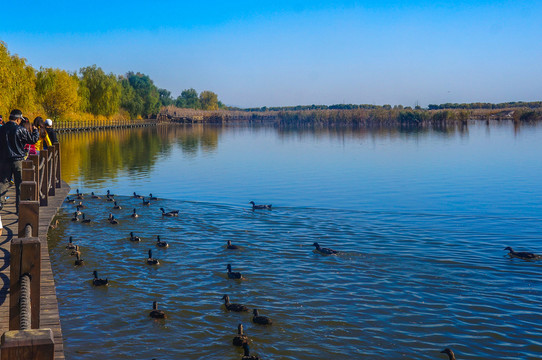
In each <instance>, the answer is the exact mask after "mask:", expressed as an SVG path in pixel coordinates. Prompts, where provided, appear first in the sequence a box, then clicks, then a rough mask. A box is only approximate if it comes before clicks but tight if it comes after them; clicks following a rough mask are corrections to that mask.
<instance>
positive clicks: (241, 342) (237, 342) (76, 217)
mask: <svg viewBox="0 0 542 360" xmlns="http://www.w3.org/2000/svg"><path fill="white" fill-rule="evenodd" d="M85 196H87V197H90V198H92V199H103V200H105V201H108V202H111V203H112V204H113V206H112V208H113V209H114V210H122V206H121V205H120V204H119V203H118V202H117V201H116V200H115V195H114V194H111V192H110V191H109V190H107V193H106V194H105V195H103V196H100V195H96V194H94V192H92V193H91V194H90V195H88V194H83V193H80V192H79V189H77V191H76V193H75V194H73V195H72V197H71V198H70V196H68V197H67V198H66V203H69V204H73V205H75V211H74V212H73V217H72V219H71V220H72V221H73V222H79V223H82V224H89V223H91V222H97V221H98V222H108V223H109V224H111V225H117V224H118V223H119V221H118V219H116V218H115V216H114V215H113V214H112V213H109V216H108V217H107V218H105V219H100V220H93V219H89V218H86V217H85V213H84V212H83V211H81V210H82V209H85V208H86V205H84V204H83V200H84V199H85ZM133 198H134V199H140V200H141V205H142V206H150V205H151V202H155V201H159V199H158V198H157V197H155V196H153V195H152V194H149V196H148V197H144V196H142V195H138V194H136V193H135V192H134V193H133ZM249 204H251V205H252V210H253V211H255V210H271V209H272V205H271V204H265V205H258V204H256V203H254V202H253V201H250V202H249ZM159 210H160V211H161V216H162V217H178V216H179V210H171V211H166V210H165V209H164V208H162V207H160V208H159ZM131 211H132V213H131V215H130V217H132V218H137V217H139V216H140V215H139V214H138V213H137V210H136V209H135V208H133V209H132V210H131ZM57 227H58V220H56V223H55V224H54V225H51V228H52V229H55V228H57ZM128 240H129V241H131V242H141V241H142V239H141V238H140V237H138V236H136V235H134V233H133V232H130V235H129V237H128ZM312 245H313V246H314V247H315V249H314V251H315V252H316V253H319V254H322V255H337V254H339V253H340V252H339V251H337V250H333V249H330V248H326V247H321V246H320V244H318V243H317V242H314V243H313V244H312ZM155 246H156V247H157V248H168V247H169V244H168V243H167V242H166V241H162V240H161V239H160V235H157V236H156V242H155ZM65 248H66V250H67V251H69V252H70V255H72V256H75V258H76V260H75V261H74V265H75V266H82V265H84V264H85V262H84V260H83V259H82V253H81V251H80V248H79V246H78V245H76V244H74V243H73V237H71V236H70V237H69V239H68V244H67V245H66V247H65ZM226 249H227V250H232V251H235V250H239V249H240V247H239V246H237V245H235V244H232V242H231V240H227V244H226ZM504 250H507V251H509V253H508V255H509V256H510V257H512V258H518V259H521V260H527V261H532V260H542V255H538V254H534V253H531V252H516V251H514V250H513V249H512V248H511V247H506V248H504ZM146 264H147V265H149V266H154V265H160V261H159V260H158V259H156V258H154V257H153V252H152V249H149V250H148V258H147V260H146ZM226 271H227V273H226V275H227V278H228V279H233V280H244V277H243V275H242V274H241V273H240V272H235V271H233V270H232V266H231V264H227V266H226ZM92 274H93V278H92V285H93V286H108V285H109V280H108V279H107V278H105V279H103V278H100V277H99V276H98V271H97V270H94V271H93V273H92ZM222 300H223V301H224V308H225V310H227V311H229V312H239V313H244V312H250V309H249V308H248V307H247V306H245V305H243V304H239V303H232V302H230V297H229V295H227V294H224V296H223V297H222ZM149 317H150V318H153V319H164V320H165V319H167V313H166V312H165V311H163V310H160V309H158V302H157V301H154V302H153V304H152V310H151V311H150V312H149ZM252 322H253V323H254V324H257V325H261V326H271V325H273V321H272V320H271V318H270V317H268V316H264V315H260V312H259V310H258V309H256V308H254V309H252ZM233 326H234V325H233V324H232V328H233ZM250 342H251V340H250V338H249V337H248V336H247V335H246V334H245V333H244V327H243V324H242V323H238V324H237V335H235V336H234V337H233V339H232V345H233V346H238V347H242V348H243V352H244V355H243V356H242V360H257V359H260V357H259V356H256V355H251V354H250V348H249V343H250ZM440 353H443V354H446V355H447V356H448V359H449V360H455V359H456V357H455V354H454V352H453V351H452V350H451V349H449V348H446V349H444V350H442V351H440ZM153 360H154V359H153Z"/></svg>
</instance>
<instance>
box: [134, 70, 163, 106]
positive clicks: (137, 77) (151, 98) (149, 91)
mask: <svg viewBox="0 0 542 360" xmlns="http://www.w3.org/2000/svg"><path fill="white" fill-rule="evenodd" d="M126 78H127V79H128V82H129V83H130V85H131V86H132V87H133V88H134V91H135V93H136V96H138V97H139V98H140V100H141V101H142V103H143V110H142V113H141V114H142V115H147V116H148V115H151V114H158V111H159V110H160V93H159V92H158V88H157V87H156V86H155V85H154V83H153V81H152V80H151V79H150V78H149V77H148V76H147V75H145V74H141V73H134V72H132V71H130V72H129V73H128V74H126ZM138 101H139V100H138Z"/></svg>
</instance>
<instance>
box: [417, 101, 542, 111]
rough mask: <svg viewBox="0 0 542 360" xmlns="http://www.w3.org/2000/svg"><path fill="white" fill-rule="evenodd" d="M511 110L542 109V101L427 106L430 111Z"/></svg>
mask: <svg viewBox="0 0 542 360" xmlns="http://www.w3.org/2000/svg"><path fill="white" fill-rule="evenodd" d="M511 108H530V109H538V108H542V101H530V102H524V101H511V102H505V103H498V104H492V103H480V102H477V103H469V104H457V103H453V104H452V103H446V104H440V105H435V104H430V105H428V106H427V109H428V110H444V109H465V110H471V109H472V110H475V109H489V110H498V109H511Z"/></svg>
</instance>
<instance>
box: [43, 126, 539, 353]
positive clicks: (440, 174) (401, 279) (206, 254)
mask: <svg viewBox="0 0 542 360" xmlns="http://www.w3.org/2000/svg"><path fill="white" fill-rule="evenodd" d="M539 138H540V130H539V128H536V127H535V128H526V129H521V130H520V131H519V132H515V133H514V131H513V128H512V127H511V126H493V127H490V128H489V129H487V128H485V127H484V126H481V125H480V126H470V127H469V131H468V134H465V132H453V131H451V132H450V133H444V134H443V133H439V132H420V133H401V132H400V131H393V130H380V131H377V132H370V131H367V130H363V131H362V130H360V131H359V132H357V133H356V132H354V131H346V130H344V131H342V132H341V131H338V130H337V131H331V130H328V131H323V130H322V131H317V132H309V131H297V132H296V131H280V130H278V129H273V128H245V127H231V128H227V127H225V128H199V127H197V128H195V129H191V128H181V127H180V128H159V129H153V130H144V131H143V130H142V131H139V130H138V131H133V132H129V131H119V132H106V133H92V134H72V135H64V136H63V138H62V139H61V141H62V145H63V151H64V152H63V165H64V168H63V170H64V172H65V173H64V178H65V179H69V182H70V184H71V186H72V190H73V192H74V191H75V189H76V188H79V189H80V190H81V191H83V192H85V193H88V192H90V191H95V192H97V193H100V194H102V196H103V194H104V193H105V190H107V189H111V190H112V192H113V193H116V194H118V195H117V197H116V198H117V201H118V203H119V204H120V205H121V206H122V207H123V209H121V210H114V209H112V207H113V205H112V203H110V202H107V201H105V200H104V199H99V200H98V199H90V197H89V196H86V197H85V199H84V200H82V201H83V203H84V204H85V205H86V206H87V207H88V208H86V209H83V210H82V211H83V212H84V213H85V215H86V217H87V218H90V219H92V220H93V222H92V223H91V224H81V223H74V222H72V221H70V219H71V217H72V213H73V211H74V205H72V204H65V206H64V207H63V208H62V210H61V212H60V214H59V218H60V219H61V226H60V227H59V228H58V229H56V230H51V231H50V234H49V246H50V250H51V261H52V263H53V270H54V274H55V280H56V283H57V295H58V298H59V307H60V312H61V321H62V328H63V333H64V337H65V351H66V357H67V358H68V359H101V358H103V354H105V353H107V354H108V356H109V357H110V358H115V359H133V358H138V359H152V358H157V359H180V358H186V359H200V358H216V359H240V358H241V355H242V350H241V349H239V348H237V347H234V346H232V345H231V339H232V338H233V337H234V336H235V334H236V330H237V324H238V323H243V325H244V327H245V333H246V334H247V335H248V336H249V337H250V339H251V353H254V354H257V355H259V356H260V357H261V358H264V359H347V358H360V359H391V358H405V359H413V358H415V359H436V358H443V359H445V358H446V357H445V356H444V355H443V354H440V353H439V351H440V350H442V349H444V348H445V347H451V348H453V349H454V351H455V352H456V354H457V356H458V358H464V359H467V358H468V359H487V358H500V359H518V358H521V359H537V358H539V354H540V351H541V349H542V344H541V341H540V339H541V338H542V336H541V335H542V315H540V312H539V311H538V309H539V308H540V306H541V305H542V300H541V299H542V297H541V295H542V281H541V280H540V276H539V274H540V271H541V270H542V262H525V261H521V260H518V259H510V258H508V257H507V256H506V253H507V252H506V251H503V248H504V247H505V246H512V247H514V248H517V250H532V251H535V252H540V253H542V248H540V240H541V236H540V233H541V230H542V229H541V228H542V226H541V224H542V215H541V214H542V211H541V205H540V203H541V202H540V200H541V199H542V198H541V194H542V189H541V185H540V182H539V181H538V179H540V176H541V175H542V167H541V165H540V162H539V161H538V159H537V156H536V155H534V154H538V153H539V152H537V151H534V150H533V148H539V147H540V143H539ZM70 157H71V158H70ZM96 164H100V165H98V166H97V165H96ZM134 191H135V192H137V193H141V194H143V195H148V194H149V193H151V192H152V193H153V195H155V196H158V197H159V200H158V201H153V202H151V205H150V206H149V207H146V206H143V205H142V201H141V200H140V199H134V198H133V197H130V195H131V194H132V192H134ZM250 200H254V201H256V202H258V203H273V210H271V211H267V210H260V211H252V210H251V208H250V205H249V204H248V201H250ZM160 207H163V208H164V209H165V210H166V211H169V210H180V216H179V217H171V218H169V217H163V216H162V215H161V212H160V210H159V208H160ZM134 208H135V209H136V211H137V213H138V214H140V217H139V218H132V217H130V214H131V213H132V211H133V209H134ZM109 213H113V214H114V215H115V217H116V218H117V219H118V220H119V224H118V225H111V224H109V223H108V222H107V220H106V219H107V216H108V215H109ZM130 232H134V233H135V235H137V236H140V237H142V239H143V240H142V241H141V242H140V243H135V242H130V241H129V240H128V238H129V234H130ZM157 235H160V237H161V238H162V240H165V241H167V242H168V243H169V244H170V247H169V248H167V249H160V248H158V247H156V246H155V242H156V236H157ZM69 236H73V238H74V242H75V243H76V244H78V245H80V247H81V251H82V254H83V255H82V257H83V259H84V260H85V262H86V264H85V265H84V266H82V267H75V266H74V265H73V261H74V258H73V257H72V256H70V255H69V251H67V250H66V249H65V245H66V243H67V239H68V237H69ZM227 240H231V241H232V242H233V243H234V244H237V245H239V246H240V247H241V249H240V250H227V249H226V246H225V245H226V242H227ZM315 241H317V242H319V243H320V244H321V245H322V246H324V247H331V248H333V249H335V250H339V251H340V253H339V255H336V256H324V255H321V254H318V253H316V252H315V251H314V247H313V246H312V244H313V242H315ZM149 249H152V250H153V256H154V257H155V258H157V259H159V261H160V263H161V264H160V265H159V266H149V265H147V264H146V259H147V257H148V255H147V251H148V250H149ZM227 264H231V265H232V267H233V271H240V272H242V274H243V277H245V278H246V279H245V280H232V279H228V277H227V274H226V265H227ZM95 269H96V270H98V272H99V275H100V277H107V278H108V279H109V280H110V286H108V287H107V288H94V287H93V286H92V285H91V279H92V271H93V270H95ZM224 294H228V295H229V296H230V299H231V301H232V302H234V303H242V304H244V305H246V306H248V307H249V308H250V309H253V308H258V309H259V311H260V313H261V314H262V315H265V316H269V317H271V318H272V319H273V322H274V324H273V325H271V326H261V325H256V324H253V323H252V322H251V315H250V314H249V313H234V312H227V311H226V310H225V309H224V306H223V300H221V298H222V296H223V295H224ZM155 300H156V301H158V302H159V306H160V308H161V309H162V310H164V311H165V312H166V313H167V315H168V319H167V320H152V319H150V318H149V316H148V313H149V311H150V310H151V309H152V302H153V301H155ZM98 343H99V344H100V346H95V345H96V344H98Z"/></svg>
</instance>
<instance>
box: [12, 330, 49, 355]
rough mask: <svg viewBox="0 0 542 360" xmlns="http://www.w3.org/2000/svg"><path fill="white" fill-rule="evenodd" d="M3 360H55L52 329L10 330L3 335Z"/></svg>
mask: <svg viewBox="0 0 542 360" xmlns="http://www.w3.org/2000/svg"><path fill="white" fill-rule="evenodd" d="M1 354H2V360H26V359H32V360H53V359H54V357H55V343H54V340H53V331H52V330H51V329H39V330H25V331H8V332H5V333H4V334H3V335H2V351H1Z"/></svg>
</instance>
